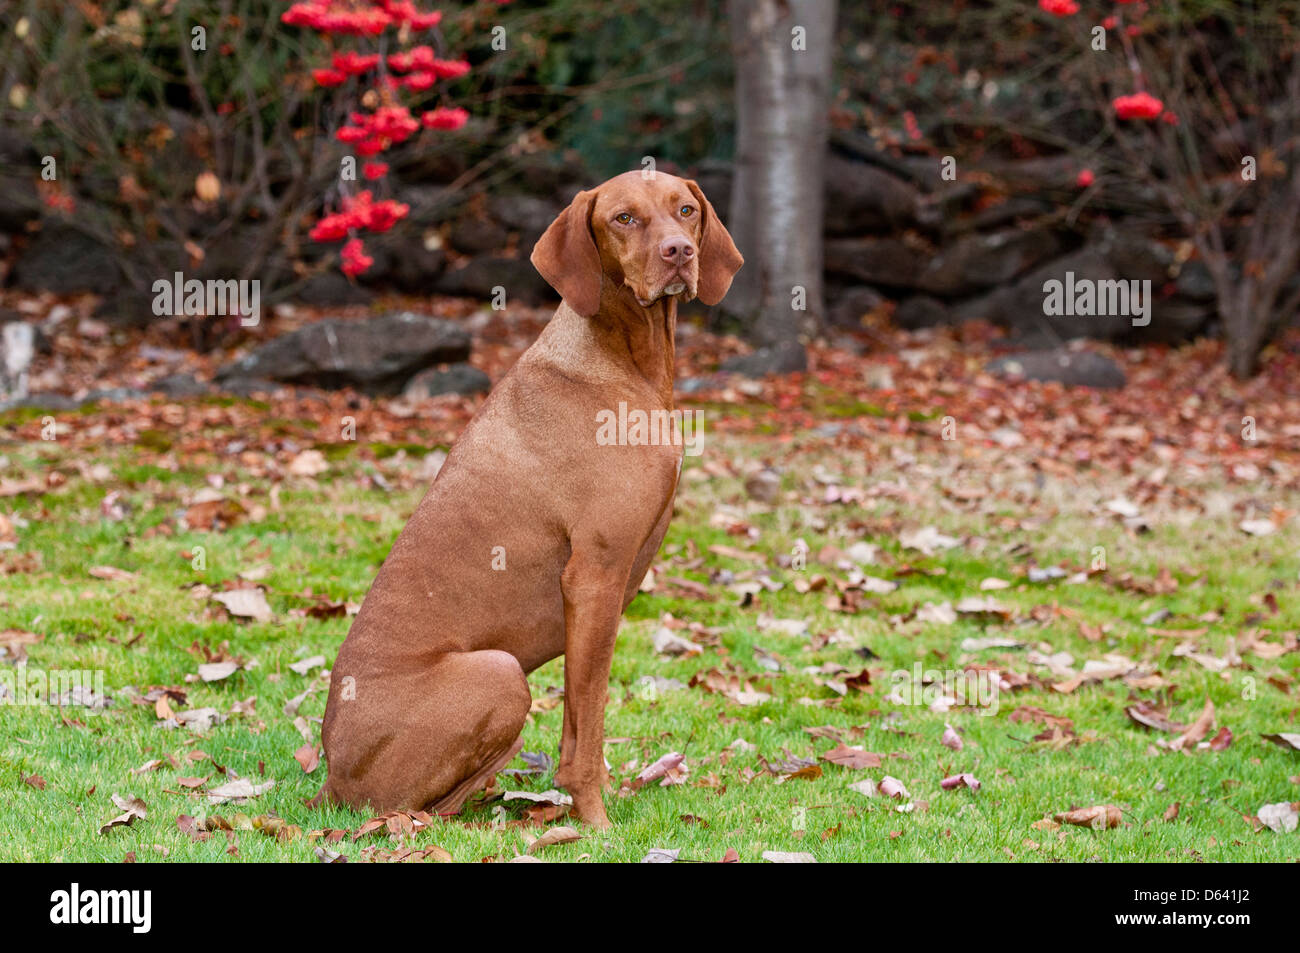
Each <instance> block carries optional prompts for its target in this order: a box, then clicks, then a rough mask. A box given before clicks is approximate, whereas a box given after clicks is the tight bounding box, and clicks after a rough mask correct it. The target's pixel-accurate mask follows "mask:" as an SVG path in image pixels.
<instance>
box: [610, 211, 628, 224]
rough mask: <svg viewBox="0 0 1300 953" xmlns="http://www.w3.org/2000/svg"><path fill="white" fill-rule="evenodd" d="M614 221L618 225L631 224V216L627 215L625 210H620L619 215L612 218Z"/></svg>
mask: <svg viewBox="0 0 1300 953" xmlns="http://www.w3.org/2000/svg"><path fill="white" fill-rule="evenodd" d="M614 221H616V222H618V223H619V224H620V225H631V224H632V216H631V215H629V214H628V213H627V212H621V213H619V215H618V216H617V217H616V218H615V219H614Z"/></svg>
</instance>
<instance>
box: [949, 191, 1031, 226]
mask: <svg viewBox="0 0 1300 953" xmlns="http://www.w3.org/2000/svg"><path fill="white" fill-rule="evenodd" d="M1054 208H1055V206H1053V204H1052V203H1051V202H1049V201H1047V200H1045V199H1040V198H1035V197H1033V196H1028V195H1013V196H1011V197H1010V198H1008V199H1007V200H1006V201H1005V202H999V203H998V204H997V205H990V206H989V207H988V208H986V209H982V210H980V211H978V212H976V213H975V214H974V215H970V216H966V217H960V218H959V217H957V216H953V217H951V218H950V219H947V220H945V223H944V224H947V225H950V228H949V231H950V232H951V233H954V234H955V233H957V232H964V231H972V232H982V231H987V230H988V229H993V228H1004V227H1006V226H1008V225H1011V224H1013V223H1015V222H1016V221H1017V220H1021V219H1024V220H1029V221H1033V220H1035V219H1038V218H1041V217H1042V216H1044V215H1050V214H1051V213H1052V211H1053V209H1054Z"/></svg>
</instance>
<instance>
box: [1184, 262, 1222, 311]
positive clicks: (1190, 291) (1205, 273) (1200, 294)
mask: <svg viewBox="0 0 1300 953" xmlns="http://www.w3.org/2000/svg"><path fill="white" fill-rule="evenodd" d="M1174 290H1175V291H1176V292H1177V293H1178V294H1179V295H1181V296H1182V297H1184V298H1188V299H1190V300H1192V301H1213V300H1214V299H1215V298H1216V297H1217V296H1218V292H1217V291H1216V290H1215V288H1214V279H1213V278H1212V277H1210V269H1208V268H1206V267H1205V265H1204V264H1203V263H1201V262H1199V261H1189V262H1185V263H1184V264H1183V267H1182V269H1181V270H1180V271H1179V272H1178V277H1177V278H1176V279H1174Z"/></svg>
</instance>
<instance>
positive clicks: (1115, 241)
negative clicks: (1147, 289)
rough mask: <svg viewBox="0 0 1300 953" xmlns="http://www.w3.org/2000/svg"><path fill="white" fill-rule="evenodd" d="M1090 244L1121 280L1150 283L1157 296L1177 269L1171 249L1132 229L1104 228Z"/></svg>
mask: <svg viewBox="0 0 1300 953" xmlns="http://www.w3.org/2000/svg"><path fill="white" fill-rule="evenodd" d="M1091 244H1092V245H1093V246H1094V247H1095V248H1096V249H1097V250H1098V251H1099V252H1100V253H1101V254H1102V256H1103V257H1105V259H1106V261H1108V262H1109V263H1110V266H1111V267H1112V268H1114V269H1115V271H1116V273H1117V274H1119V276H1120V277H1121V278H1129V279H1132V280H1135V281H1150V282H1151V284H1152V285H1153V286H1154V288H1155V290H1156V291H1157V292H1158V291H1159V290H1160V288H1161V287H1162V286H1163V285H1164V284H1165V283H1166V282H1168V281H1170V280H1171V278H1172V275H1173V273H1174V270H1175V268H1176V267H1177V265H1176V263H1175V260H1174V252H1173V249H1171V248H1170V247H1169V246H1167V245H1165V244H1164V243H1163V242H1160V241H1157V240H1156V239H1154V238H1150V237H1148V236H1146V235H1143V234H1142V233H1141V232H1137V231H1133V230H1132V229H1131V228H1130V229H1127V230H1121V229H1117V228H1114V227H1106V228H1104V229H1102V230H1101V232H1100V233H1098V235H1097V236H1096V237H1095V238H1094V240H1093V241H1092V242H1091Z"/></svg>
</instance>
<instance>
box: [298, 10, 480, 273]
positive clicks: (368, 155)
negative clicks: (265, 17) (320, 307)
mask: <svg viewBox="0 0 1300 953" xmlns="http://www.w3.org/2000/svg"><path fill="white" fill-rule="evenodd" d="M498 2H501V0H498ZM280 19H281V21H282V22H284V23H287V24H289V25H291V26H303V27H308V28H310V29H313V30H316V31H317V32H319V33H322V34H325V35H327V36H337V37H350V38H353V39H352V42H353V43H355V44H357V45H359V46H362V47H366V46H370V45H371V44H373V43H374V42H375V38H376V37H379V36H381V35H382V34H383V33H384V32H385V31H386V30H388V29H389V28H390V27H391V28H394V29H396V30H397V31H398V37H399V40H401V41H404V40H405V39H406V38H407V37H409V36H410V34H411V33H413V32H419V31H424V30H431V29H433V28H434V27H436V26H437V25H438V23H439V22H440V21H441V20H442V14H441V13H438V12H431V13H421V12H419V11H418V10H416V8H415V5H414V4H412V3H411V2H409V0H301V2H297V3H294V4H293V5H292V6H290V7H289V9H288V10H286V11H285V12H284V14H283V15H282V16H281V17H280ZM467 72H469V63H466V62H464V61H463V60H442V59H439V58H438V57H437V56H436V55H435V53H434V50H433V47H431V46H428V45H418V46H412V47H410V48H409V49H404V50H400V51H399V52H396V53H391V54H389V55H388V56H386V57H385V56H382V55H381V54H380V53H378V52H375V51H374V50H372V49H353V48H347V49H341V50H336V51H335V52H334V53H333V55H332V56H331V57H330V65H329V66H327V67H321V68H317V69H313V70H312V71H311V74H312V79H313V80H314V81H315V82H316V84H317V85H318V86H323V87H337V86H343V85H344V84H346V83H348V82H349V81H351V80H354V79H355V80H357V84H356V85H357V86H358V87H359V88H358V89H357V94H358V97H359V98H360V100H361V101H362V102H363V103H365V104H366V108H369V109H370V110H371V111H369V112H359V111H354V112H352V113H350V114H349V116H348V122H347V124H346V125H344V126H343V127H342V128H340V129H339V130H338V131H337V132H336V133H335V138H337V139H338V140H339V141H340V142H343V143H346V144H348V145H350V146H352V147H354V148H355V150H356V152H357V154H358V155H360V156H362V157H364V158H365V159H367V160H368V161H366V162H365V164H364V165H363V166H362V175H363V176H364V177H365V178H366V179H367V180H368V181H375V180H377V179H382V178H383V177H384V176H385V175H387V174H388V163H386V162H377V161H373V160H374V157H375V156H377V155H379V154H380V153H382V152H384V151H385V150H387V149H390V148H391V147H393V146H394V145H396V144H398V143H400V142H405V141H406V140H407V139H409V138H410V137H411V136H413V135H415V133H417V132H418V131H419V130H420V127H421V125H423V126H424V128H426V129H442V130H453V129H459V128H460V127H461V126H463V125H465V122H466V121H467V120H468V119H469V113H467V112H466V111H465V110H463V109H459V108H449V107H441V106H440V107H438V108H436V109H431V110H428V111H425V112H424V113H422V114H421V115H420V117H419V118H418V119H417V118H416V117H415V116H414V115H412V113H411V110H410V108H409V107H408V106H407V105H406V104H405V103H403V102H401V100H400V97H401V96H402V95H403V93H406V94H419V93H423V92H424V91H425V90H428V89H430V88H431V87H432V86H433V85H434V83H436V82H437V81H438V80H440V79H457V78H459V77H461V76H464V75H465V74H466V73H467ZM394 74H401V75H394ZM365 86H369V87H370V88H369V89H368V90H367V89H365V88H364V87H365ZM342 206H343V207H342V210H341V211H338V212H333V213H329V214H326V215H324V216H323V217H322V218H321V219H320V220H319V221H318V222H317V223H316V224H315V226H314V227H313V228H312V230H311V237H312V239H313V240H315V241H318V242H337V241H342V240H343V239H345V238H349V236H351V239H350V240H349V241H348V242H347V243H346V244H345V245H344V246H343V250H342V261H343V271H344V272H345V273H346V274H348V275H358V274H361V273H362V272H364V271H365V270H366V269H367V268H369V267H370V266H371V264H373V263H374V259H372V258H370V257H368V256H367V255H366V254H365V250H364V247H363V246H362V243H361V239H360V238H358V237H356V235H357V233H358V232H361V231H371V232H385V231H387V230H388V229H390V228H392V227H393V225H394V224H395V223H396V222H398V221H399V220H401V219H402V218H404V217H405V216H406V214H407V213H408V212H409V211H410V206H408V205H404V204H403V203H401V202H397V201H394V200H392V199H386V200H384V201H380V202H376V201H374V197H373V195H372V194H371V192H370V191H369V190H366V191H362V192H358V193H357V194H355V195H344V196H343V199H342Z"/></svg>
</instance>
